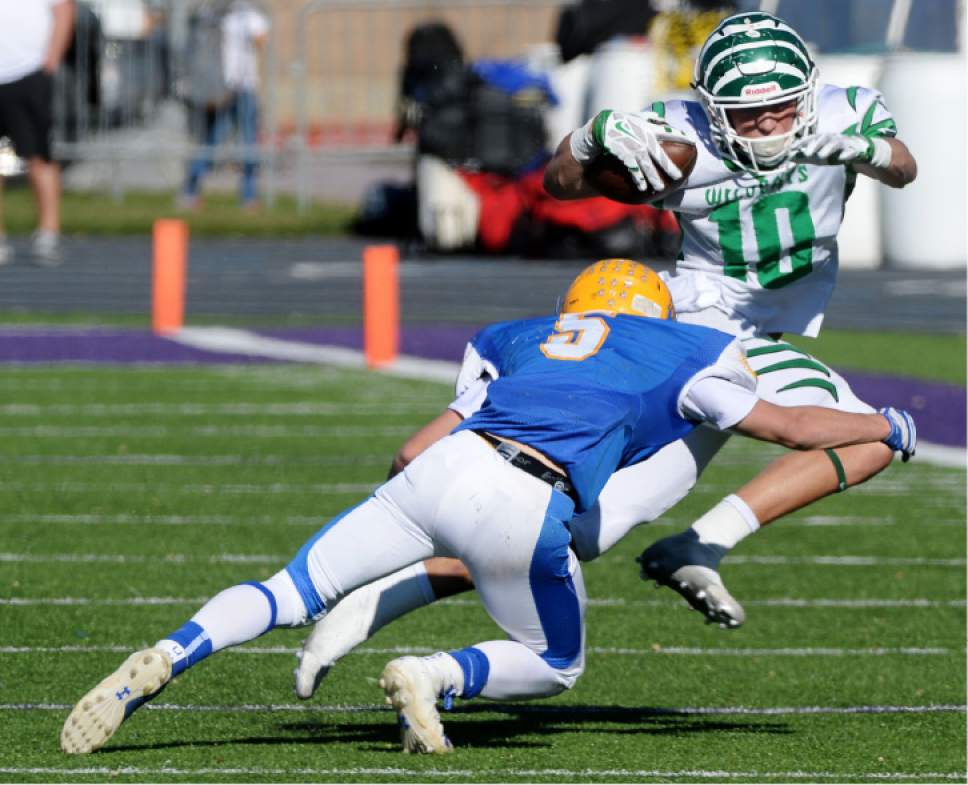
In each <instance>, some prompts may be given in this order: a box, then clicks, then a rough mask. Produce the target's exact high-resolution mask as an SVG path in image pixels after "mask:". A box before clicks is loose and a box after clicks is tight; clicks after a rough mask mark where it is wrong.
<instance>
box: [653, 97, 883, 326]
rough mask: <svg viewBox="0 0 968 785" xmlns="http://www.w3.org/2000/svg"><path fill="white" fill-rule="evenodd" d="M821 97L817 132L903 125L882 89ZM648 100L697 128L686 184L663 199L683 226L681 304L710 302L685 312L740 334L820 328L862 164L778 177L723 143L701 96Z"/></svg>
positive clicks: (676, 295) (805, 168) (673, 284)
mask: <svg viewBox="0 0 968 785" xmlns="http://www.w3.org/2000/svg"><path fill="white" fill-rule="evenodd" d="M817 107H818V114H819V126H818V129H817V132H818V133H827V132H830V133H856V134H864V135H866V136H894V135H895V133H896V126H895V124H894V120H893V118H892V117H891V115H890V113H889V112H888V110H887V108H886V107H885V106H884V102H883V99H882V98H881V95H880V94H879V93H878V92H877V91H876V90H872V89H868V88H863V87H849V88H843V87H835V86H833V85H820V86H819V87H818V94H817ZM648 109H650V110H652V111H656V112H658V113H659V114H662V115H664V116H665V118H666V120H667V121H668V122H669V124H670V125H672V126H674V127H676V128H678V129H680V130H682V131H684V132H686V133H687V134H688V135H689V136H691V137H692V138H694V139H695V140H696V143H697V147H698V151H699V156H698V159H697V161H696V166H695V168H694V169H693V171H692V173H691V174H690V175H689V178H688V179H687V181H686V184H685V187H684V188H683V189H681V190H679V191H677V192H676V193H674V194H672V195H671V196H669V197H667V198H666V199H665V200H664V202H663V204H664V206H665V207H667V208H668V209H670V210H673V211H674V212H676V213H677V214H678V217H679V222H680V225H681V226H682V247H681V250H680V254H679V258H678V261H677V265H676V273H675V274H674V275H672V276H669V277H668V278H667V282H668V283H669V286H670V289H671V290H672V295H673V300H674V302H675V304H676V310H677V312H678V313H679V314H681V315H688V314H690V313H693V314H696V316H698V314H697V313H696V312H698V311H706V313H705V314H704V315H703V317H700V318H691V319H690V318H688V316H686V318H684V319H683V320H684V321H699V322H701V323H705V324H710V325H711V326H715V327H719V328H720V329H724V330H727V331H729V332H731V333H733V334H736V335H741V336H751V335H764V334H770V333H782V332H789V333H795V334H800V335H806V336H810V337H813V336H816V335H818V334H819V332H820V326H821V323H822V322H823V315H824V310H825V308H826V306H827V302H828V300H829V299H830V295H831V293H832V292H833V288H834V285H835V282H836V277H837V263H838V257H837V232H838V231H839V230H840V224H841V222H842V220H843V214H844V206H845V203H846V200H847V197H848V196H849V195H850V192H851V191H852V190H853V187H854V182H855V180H856V177H857V174H856V173H855V172H854V171H853V170H851V169H850V167H848V166H845V165H834V166H812V165H806V164H798V165H796V166H793V167H792V168H789V169H787V170H786V171H785V172H784V173H783V174H781V175H776V176H772V177H771V176H769V175H765V176H757V175H753V174H750V173H746V172H743V171H741V170H740V169H739V168H738V167H737V166H736V165H735V164H734V163H733V162H732V161H729V160H727V159H725V158H724V156H723V155H722V154H721V153H720V152H719V150H718V148H717V147H716V144H715V143H714V142H713V139H712V136H711V134H710V128H709V120H708V118H707V116H706V113H705V112H704V111H703V109H702V106H701V105H700V104H699V103H697V102H695V101H680V100H677V101H666V102H656V103H653V104H651V105H650V106H649V107H648ZM710 309H711V310H713V311H717V312H718V313H710V312H709V311H710Z"/></svg>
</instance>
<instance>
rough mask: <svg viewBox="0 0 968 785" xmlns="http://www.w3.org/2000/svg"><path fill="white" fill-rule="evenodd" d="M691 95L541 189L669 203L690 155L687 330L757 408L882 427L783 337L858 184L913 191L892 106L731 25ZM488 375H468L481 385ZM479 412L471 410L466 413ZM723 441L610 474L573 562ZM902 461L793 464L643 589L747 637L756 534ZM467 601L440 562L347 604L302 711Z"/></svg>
mask: <svg viewBox="0 0 968 785" xmlns="http://www.w3.org/2000/svg"><path fill="white" fill-rule="evenodd" d="M694 77H695V83H694V87H695V89H696V90H697V92H698V94H699V99H700V100H699V101H682V100H675V101H665V102H663V101H656V102H655V103H652V104H651V105H650V106H649V107H648V110H647V111H643V112H638V113H624V112H610V111H604V112H601V113H599V114H598V115H596V117H594V118H592V119H591V120H590V121H589V122H588V123H587V124H586V125H584V126H583V127H581V128H579V129H577V130H575V131H574V132H572V133H571V134H570V135H569V136H568V137H566V138H565V139H564V140H563V141H562V143H561V145H560V146H559V148H558V150H557V152H556V153H555V156H554V158H553V159H552V161H551V162H550V164H549V166H548V168H547V170H546V174H545V187H546V189H547V190H548V191H549V193H551V194H552V195H554V196H556V197H558V198H560V199H572V198H579V197H583V196H589V195H593V194H595V193H596V192H595V190H594V188H593V187H592V186H591V184H590V183H588V182H586V181H585V179H584V177H583V174H584V171H585V167H586V166H587V165H588V164H590V163H591V162H592V161H593V160H594V159H595V158H596V157H597V156H599V155H602V154H604V153H606V152H608V153H611V154H613V155H616V156H617V157H618V158H620V159H621V160H622V161H623V163H625V165H626V166H627V167H628V169H629V170H630V172H631V173H632V175H633V177H634V178H635V179H636V180H637V182H638V183H639V185H640V187H641V188H642V189H643V190H645V188H646V185H647V184H650V185H651V186H652V187H653V188H654V189H656V190H659V189H661V187H662V185H663V183H662V179H661V177H660V172H664V173H665V174H666V175H668V176H669V177H672V178H679V177H680V175H681V173H680V171H679V170H678V169H677V167H676V166H675V164H674V163H673V162H672V161H671V160H670V159H669V158H668V156H667V155H666V154H665V153H664V151H663V150H662V148H661V146H660V144H659V142H660V141H663V140H664V139H673V140H681V138H682V136H686V137H688V138H689V139H690V140H692V141H694V142H695V143H696V146H697V148H698V159H697V162H696V165H695V167H694V169H693V171H692V172H691V173H690V175H689V177H688V179H687V180H686V181H685V183H684V184H683V185H682V187H681V188H680V189H679V190H677V191H676V192H674V193H672V194H671V195H669V196H667V197H666V198H665V200H664V205H665V206H666V207H668V208H670V209H672V210H674V211H675V212H676V213H677V214H678V216H679V221H680V225H681V227H682V234H683V241H682V248H681V253H680V255H679V259H678V262H677V265H676V270H675V272H674V273H673V274H672V275H670V276H667V283H668V284H669V287H670V289H671V291H672V295H673V301H674V303H675V306H676V311H677V314H678V319H679V320H680V321H684V322H690V323H694V324H703V325H708V326H711V327H716V328H719V329H721V330H724V331H726V332H729V333H732V334H735V335H738V336H741V337H743V338H744V339H746V340H745V343H746V349H747V355H748V357H749V361H750V364H751V365H752V367H753V369H754V370H755V371H756V372H757V374H758V388H757V393H758V395H760V396H761V397H762V398H764V399H766V400H768V401H771V402H773V403H776V404H780V405H784V406H793V405H801V404H814V405H821V406H828V407H832V408H837V409H842V410H846V411H852V412H870V411H872V409H871V407H869V406H868V405H867V404H865V403H863V402H862V401H860V400H859V399H857V397H856V396H855V395H854V394H853V393H852V391H851V390H850V388H849V386H848V385H847V383H846V382H845V381H844V379H843V378H842V377H841V376H840V375H839V374H837V373H836V372H835V371H833V370H832V369H830V368H829V367H828V366H826V365H825V364H824V363H822V362H821V361H819V360H818V359H816V358H815V357H812V356H810V355H808V354H806V353H805V352H803V351H801V350H799V349H797V348H795V347H793V346H792V345H790V344H788V343H785V342H783V341H782V340H781V336H782V334H783V333H791V334H795V335H804V336H808V337H815V336H816V335H817V334H818V333H819V331H820V327H821V324H822V322H823V315H824V309H825V308H826V305H827V302H828V300H829V298H830V295H831V292H832V291H833V288H834V285H835V281H836V275H837V263H838V260H837V232H838V231H839V229H840V225H841V221H842V218H843V214H844V208H845V202H846V200H847V197H848V196H849V195H850V192H851V190H852V188H853V186H854V182H855V180H856V178H857V176H858V175H864V176H867V177H872V178H874V179H876V180H879V181H880V182H883V183H885V184H886V185H889V186H891V187H903V186H905V185H907V184H908V183H910V182H911V181H912V180H913V179H914V177H915V175H916V171H917V167H916V164H915V161H914V159H913V157H912V156H911V154H910V152H909V151H908V149H907V147H906V146H905V145H904V144H903V143H902V142H901V141H899V140H898V139H896V138H895V134H896V127H895V124H894V121H893V119H892V118H891V115H890V113H889V112H888V110H887V108H886V107H885V105H884V102H883V99H882V98H881V96H880V94H879V93H877V92H876V91H874V90H871V89H868V88H862V87H847V88H843V87H835V86H833V85H825V84H820V83H819V82H818V73H817V68H816V66H815V64H814V62H813V59H812V57H811V56H810V53H809V52H808V50H807V48H806V46H805V44H804V42H803V40H802V39H801V38H800V36H799V35H798V34H797V33H796V32H795V31H794V30H793V29H792V28H791V27H790V26H789V25H787V24H786V23H784V22H783V21H782V20H780V19H778V18H776V17H774V16H771V15H769V14H764V13H744V14H737V15H735V16H732V17H729V18H727V19H725V20H723V21H722V22H721V23H720V24H719V26H718V27H717V28H716V29H715V30H714V31H713V33H712V34H711V35H710V36H709V38H708V39H707V40H706V42H705V44H704V45H703V47H702V50H701V51H700V54H699V56H698V59H697V62H696V66H695V74H694ZM472 361H473V358H471V363H470V365H473V362H472ZM492 372H493V369H487V368H481V369H478V370H477V371H476V373H477V374H478V375H479V376H481V377H482V378H483V379H484V381H486V380H487V378H488V375H489V374H490V373H492ZM474 375H475V369H474V368H473V367H469V364H468V362H467V361H466V360H465V367H464V369H463V371H462V374H461V376H462V379H463V380H464V384H463V389H461V384H460V383H459V385H458V387H459V389H458V392H459V393H461V392H463V391H464V390H467V389H473V388H472V387H469V385H471V384H472V382H473V381H474V380H473V379H472V378H471V377H474ZM483 397H484V393H483V392H479V393H478V394H477V395H476V398H477V400H476V403H475V404H474V405H478V406H479V405H480V402H481V400H482V399H483ZM466 398H467V394H465V395H464V396H463V397H461V396H459V397H458V400H457V401H455V403H454V404H453V405H452V406H451V407H450V408H449V409H448V410H447V411H445V412H444V413H443V414H442V415H441V416H440V417H438V418H437V419H436V420H435V421H433V422H432V423H430V424H429V425H428V426H426V427H425V428H424V429H422V430H421V431H420V432H419V433H418V434H416V435H415V436H414V437H413V438H412V439H411V440H410V442H408V444H407V445H405V446H404V448H403V450H402V451H401V453H400V456H402V457H400V456H398V461H397V462H396V463H397V468H399V466H400V465H401V464H402V463H403V462H405V460H406V459H408V458H411V457H413V455H414V454H415V453H416V452H418V451H419V450H420V449H422V448H423V447H425V446H427V445H428V444H429V443H431V442H433V441H434V440H435V439H437V438H439V437H440V436H441V435H443V434H444V433H446V432H448V431H449V430H450V429H451V428H452V427H453V426H454V425H456V423H457V422H459V421H460V419H461V417H464V416H468V414H469V413H471V411H472V408H468V407H467V406H466V405H465V404H466ZM727 438H728V435H725V434H722V433H717V432H713V431H712V430H711V429H707V428H699V429H696V431H694V432H693V433H692V434H691V435H690V436H689V437H688V438H687V439H685V440H683V441H680V442H676V443H673V444H670V445H668V446H667V447H666V448H664V449H663V450H662V451H660V452H659V453H658V454H656V455H655V456H653V457H652V458H650V459H649V460H648V461H645V462H643V463H640V464H637V465H635V466H630V467H626V468H624V469H622V470H620V471H619V472H617V473H616V474H614V475H613V476H612V478H611V479H610V480H609V482H608V484H607V485H606V487H605V490H604V491H603V493H602V495H601V497H600V499H599V504H598V505H597V506H596V507H595V508H593V509H592V510H590V511H589V512H587V513H585V514H583V515H580V516H577V517H576V518H575V519H574V520H573V521H572V527H571V530H572V537H573V542H572V547H573V548H574V550H575V551H576V553H577V554H578V556H579V558H581V559H582V560H589V559H593V558H595V557H596V556H598V555H599V554H601V553H602V552H604V551H605V550H607V549H608V548H610V547H611V546H612V545H614V544H615V543H616V542H617V541H618V540H619V539H621V537H623V536H624V535H625V534H627V533H628V532H629V531H630V530H631V529H632V528H633V527H634V526H636V525H638V524H639V523H642V522H647V521H650V520H654V519H655V518H657V517H658V516H660V515H662V514H663V513H664V512H665V511H666V510H668V509H669V508H670V507H671V506H672V505H674V504H675V503H676V502H678V501H679V500H680V499H682V497H683V496H685V495H686V493H688V492H689V490H690V489H691V488H692V487H693V486H694V485H695V483H696V480H697V478H698V476H699V475H700V474H701V473H702V471H703V469H704V468H705V467H706V465H707V464H708V463H709V461H710V460H711V459H712V458H713V457H714V456H715V455H716V453H717V452H718V450H719V449H720V448H721V447H722V445H723V444H724V443H725V441H726V439H727ZM892 457H893V454H892V452H891V451H890V450H889V449H888V448H886V447H885V446H884V445H880V444H874V445H859V446H855V447H848V448H845V449H838V450H836V451H834V450H826V451H815V452H807V453H796V454H790V455H785V456H783V457H782V458H780V459H778V460H777V461H775V462H774V463H773V464H771V465H770V466H769V467H767V468H766V469H765V470H764V471H763V472H761V474H760V475H759V476H757V477H756V478H754V479H753V480H752V481H751V482H749V483H748V484H747V485H745V486H743V488H741V489H739V490H738V491H737V492H736V493H735V494H732V495H730V496H727V497H726V498H725V499H723V500H722V501H721V502H720V503H719V504H717V505H716V506H715V507H714V508H713V509H712V510H710V511H709V512H708V513H706V515H704V516H703V517H701V518H700V519H699V520H698V521H696V522H695V523H694V524H693V525H692V526H691V527H690V528H689V529H687V530H686V531H685V532H682V533H680V534H676V535H673V536H671V537H666V538H664V539H661V540H659V541H658V542H657V543H655V544H653V545H652V546H650V547H649V548H647V549H646V551H645V552H644V553H643V554H642V557H640V562H641V564H642V574H643V577H646V578H649V579H652V580H655V581H657V582H658V583H660V584H663V585H667V586H670V587H671V588H673V589H675V590H676V591H678V592H679V593H680V594H682V595H683V596H684V597H685V598H686V600H687V601H688V602H689V603H690V604H691V605H692V606H693V607H694V608H696V609H697V610H700V611H701V612H702V613H703V614H704V615H705V616H706V618H707V620H708V621H713V622H717V623H719V624H721V625H722V626H724V627H737V626H739V625H740V624H742V623H743V621H744V619H745V615H744V612H743V609H742V607H741V606H740V604H739V603H738V602H737V601H736V600H735V599H734V598H733V597H732V596H731V595H730V594H729V592H728V591H727V590H726V588H725V586H724V585H723V583H722V581H721V578H720V576H719V573H718V565H719V562H720V560H721V558H722V556H723V555H724V554H725V553H726V552H727V551H728V550H729V549H730V548H732V547H734V546H735V545H736V544H737V543H738V542H739V541H740V540H742V539H743V538H744V537H746V536H748V535H749V534H751V533H753V532H755V531H756V530H757V529H759V528H760V527H761V526H762V525H765V524H767V523H769V522H771V521H773V520H775V519H777V518H779V517H781V516H783V515H786V514H787V513H790V512H793V511H794V510H797V509H799V508H801V507H803V506H805V505H807V504H810V503H811V502H813V501H815V500H817V499H819V498H822V497H824V496H826V495H828V494H830V493H833V492H836V491H838V490H844V489H845V488H847V487H848V486H850V485H856V484H858V483H861V482H864V481H865V480H867V479H869V478H870V477H872V476H874V475H875V474H877V473H878V472H880V471H881V470H883V469H884V468H885V467H886V466H887V465H888V464H889V463H890V461H891V460H892ZM471 585H472V584H471V583H470V580H469V578H467V577H466V572H465V571H464V570H463V568H462V567H461V566H460V564H459V563H457V562H454V561H453V560H441V559H438V560H431V561H430V562H427V563H425V564H422V565H415V566H413V567H411V568H408V570H407V571H404V572H401V573H400V574H399V575H394V576H387V577H386V578H384V579H382V580H381V581H379V582H378V585H374V586H372V587H371V588H368V589H367V588H365V589H362V590H360V591H359V592H358V593H356V594H355V595H350V596H349V597H347V598H346V599H344V600H343V604H344V606H345V607H343V608H340V607H337V608H336V609H335V610H334V612H333V613H332V614H331V615H330V616H328V617H327V618H326V619H325V620H324V621H323V622H322V623H321V624H322V625H323V627H320V628H317V630H315V631H314V632H313V634H312V635H311V636H310V638H309V640H307V642H306V644H305V647H304V651H303V653H302V659H301V663H300V666H299V668H298V669H297V671H296V687H297V693H298V694H299V695H300V696H301V697H308V696H309V695H311V694H312V692H313V690H314V689H315V686H316V685H317V684H318V680H319V678H321V676H323V675H324V674H325V673H326V671H327V670H328V666H329V665H331V664H332V663H333V662H335V660H336V659H338V658H339V657H340V656H342V655H343V654H344V653H346V652H347V651H348V650H349V649H351V648H352V647H353V646H354V645H356V644H358V643H359V642H360V641H362V640H364V639H365V638H366V637H368V636H369V635H372V634H373V632H375V631H376V630H377V629H379V628H380V627H381V626H383V625H384V624H386V623H388V622H389V621H391V620H392V619H393V618H396V617H397V616H399V615H401V614H403V613H406V612H407V611H409V610H411V609H413V608H416V607H420V606H422V605H425V604H427V603H429V602H431V601H433V600H434V599H439V598H441V597H443V596H448V595H450V594H454V593H456V592H457V591H463V590H466V589H467V588H469V587H470V586H471ZM341 611H342V612H341Z"/></svg>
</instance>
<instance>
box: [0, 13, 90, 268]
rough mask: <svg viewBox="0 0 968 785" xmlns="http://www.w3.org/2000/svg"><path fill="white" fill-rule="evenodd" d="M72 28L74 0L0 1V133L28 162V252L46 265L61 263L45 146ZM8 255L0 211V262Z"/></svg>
mask: <svg viewBox="0 0 968 785" xmlns="http://www.w3.org/2000/svg"><path fill="white" fill-rule="evenodd" d="M73 29H74V0H30V2H21V1H20V0H0V136H7V137H9V138H10V141H11V142H13V146H14V149H15V150H16V152H17V155H18V156H19V157H20V158H23V159H24V160H25V161H26V162H27V180H28V181H29V182H30V188H31V190H32V191H33V194H34V200H35V201H36V203H37V231H36V232H34V235H33V241H32V243H31V252H32V254H33V257H34V260H35V261H37V262H38V263H40V264H47V265H53V264H59V263H60V261H61V250H60V195H61V182H60V168H59V166H58V165H57V163H56V162H55V161H54V160H53V157H52V156H51V146H50V142H51V140H50V133H51V125H52V123H53V75H54V72H55V71H56V70H57V68H58V66H59V65H60V63H61V60H62V59H63V57H64V53H65V52H66V51H67V47H68V46H69V45H70V41H71V33H72V31H73ZM2 184H3V178H2V177H0V189H2ZM12 258H13V248H12V246H11V245H10V244H9V243H8V242H7V239H6V233H5V231H4V229H3V219H2V211H0V265H2V264H7V263H8V262H10V260H11V259H12Z"/></svg>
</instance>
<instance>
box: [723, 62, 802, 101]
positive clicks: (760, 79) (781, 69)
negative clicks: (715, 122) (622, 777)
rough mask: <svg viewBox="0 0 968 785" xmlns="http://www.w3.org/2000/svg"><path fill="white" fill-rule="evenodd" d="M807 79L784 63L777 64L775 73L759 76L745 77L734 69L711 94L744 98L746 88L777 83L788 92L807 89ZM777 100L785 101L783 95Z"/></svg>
mask: <svg viewBox="0 0 968 785" xmlns="http://www.w3.org/2000/svg"><path fill="white" fill-rule="evenodd" d="M805 79H806V77H805V76H804V75H803V73H802V72H801V71H799V70H797V69H796V68H792V67H790V66H788V65H786V64H784V63H777V64H776V68H775V69H774V70H773V71H770V72H769V73H766V74H760V75H758V76H744V75H743V74H742V73H740V70H739V69H738V68H734V69H732V70H731V71H729V72H728V73H726V74H724V75H723V76H722V78H721V79H720V80H719V81H717V82H716V83H715V84H712V85H710V87H709V92H710V93H712V94H713V95H714V96H715V97H716V98H742V97H744V96H743V88H744V87H750V86H753V85H759V84H767V83H769V82H776V83H777V84H778V85H779V86H780V90H782V91H784V92H786V91H793V90H797V89H805V88H806V86H805V85H804V81H805ZM777 98H778V99H779V100H783V95H778V96H777Z"/></svg>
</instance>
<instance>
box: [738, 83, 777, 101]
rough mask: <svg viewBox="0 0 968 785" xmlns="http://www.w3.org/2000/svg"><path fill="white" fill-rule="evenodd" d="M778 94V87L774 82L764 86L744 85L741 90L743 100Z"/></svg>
mask: <svg viewBox="0 0 968 785" xmlns="http://www.w3.org/2000/svg"><path fill="white" fill-rule="evenodd" d="M778 92H780V85H778V84H777V83H776V82H767V83H766V84H753V85H746V86H745V87H744V88H743V90H742V96H743V98H759V97H760V96H764V95H773V93H778Z"/></svg>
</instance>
